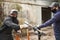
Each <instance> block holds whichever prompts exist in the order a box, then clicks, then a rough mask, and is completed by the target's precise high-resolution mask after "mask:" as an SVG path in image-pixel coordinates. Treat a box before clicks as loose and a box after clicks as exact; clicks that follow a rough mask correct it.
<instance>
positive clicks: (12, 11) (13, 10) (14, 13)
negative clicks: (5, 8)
mask: <svg viewBox="0 0 60 40" xmlns="http://www.w3.org/2000/svg"><path fill="white" fill-rule="evenodd" d="M9 15H10V16H11V17H17V15H18V10H16V9H12V10H11V11H10V14H9Z"/></svg>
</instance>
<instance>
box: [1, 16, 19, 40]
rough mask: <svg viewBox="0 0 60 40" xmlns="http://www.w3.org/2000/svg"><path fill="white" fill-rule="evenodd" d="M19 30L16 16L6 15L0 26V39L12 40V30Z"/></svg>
mask: <svg viewBox="0 0 60 40" xmlns="http://www.w3.org/2000/svg"><path fill="white" fill-rule="evenodd" d="M13 29H14V30H15V31H17V30H19V29H20V27H19V26H18V20H17V18H13V17H11V16H8V17H6V18H5V19H4V22H3V25H2V27H1V28H0V40H13V38H12V30H13Z"/></svg>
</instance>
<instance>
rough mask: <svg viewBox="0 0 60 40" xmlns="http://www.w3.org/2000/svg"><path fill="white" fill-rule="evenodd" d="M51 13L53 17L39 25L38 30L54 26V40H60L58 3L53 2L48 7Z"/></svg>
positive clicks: (59, 8) (59, 9)
mask: <svg viewBox="0 0 60 40" xmlns="http://www.w3.org/2000/svg"><path fill="white" fill-rule="evenodd" d="M50 8H51V11H52V12H53V13H54V17H53V18H51V19H49V20H48V21H46V22H45V23H44V24H42V25H40V26H39V27H37V28H38V29H39V28H43V27H47V26H49V25H51V24H53V25H54V34H55V38H56V40H60V7H59V3H58V2H53V3H52V4H51V5H50Z"/></svg>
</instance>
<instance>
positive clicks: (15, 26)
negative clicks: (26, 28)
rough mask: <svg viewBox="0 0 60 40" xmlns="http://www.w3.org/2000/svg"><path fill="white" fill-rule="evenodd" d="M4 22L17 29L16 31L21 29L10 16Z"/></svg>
mask: <svg viewBox="0 0 60 40" xmlns="http://www.w3.org/2000/svg"><path fill="white" fill-rule="evenodd" d="M4 24H5V25H7V26H8V27H11V28H12V29H15V30H16V31H17V30H19V29H20V27H19V26H18V25H17V24H15V23H13V22H12V20H11V19H9V18H8V19H6V20H5V21H4Z"/></svg>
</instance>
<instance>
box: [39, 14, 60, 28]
mask: <svg viewBox="0 0 60 40" xmlns="http://www.w3.org/2000/svg"><path fill="white" fill-rule="evenodd" d="M59 16H60V13H56V14H55V16H54V17H53V18H51V19H50V20H48V21H46V22H45V23H44V24H42V25H40V26H39V28H43V27H46V26H49V25H51V24H53V23H54V22H56V21H58V20H59Z"/></svg>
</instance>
